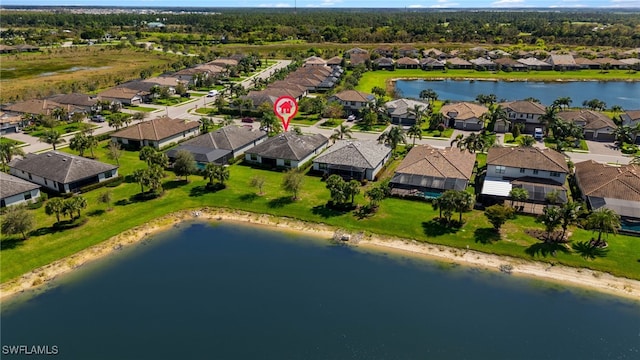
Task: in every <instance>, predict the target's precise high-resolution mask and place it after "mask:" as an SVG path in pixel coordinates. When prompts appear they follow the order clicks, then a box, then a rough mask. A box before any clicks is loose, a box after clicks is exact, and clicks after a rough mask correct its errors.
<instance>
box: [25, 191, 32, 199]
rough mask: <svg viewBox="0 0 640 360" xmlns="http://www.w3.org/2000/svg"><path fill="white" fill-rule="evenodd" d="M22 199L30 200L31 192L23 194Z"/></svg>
mask: <svg viewBox="0 0 640 360" xmlns="http://www.w3.org/2000/svg"><path fill="white" fill-rule="evenodd" d="M24 199H25V200H31V192H28V193H26V194H24Z"/></svg>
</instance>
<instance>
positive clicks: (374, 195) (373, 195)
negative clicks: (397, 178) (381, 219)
mask: <svg viewBox="0 0 640 360" xmlns="http://www.w3.org/2000/svg"><path fill="white" fill-rule="evenodd" d="M365 196H366V197H367V198H368V199H369V207H370V208H371V209H372V210H374V211H375V209H377V208H378V206H379V205H380V202H381V201H382V200H383V199H384V198H385V196H386V193H385V191H384V189H382V188H381V187H379V186H376V187H373V188H371V189H369V190H367V191H366V192H365Z"/></svg>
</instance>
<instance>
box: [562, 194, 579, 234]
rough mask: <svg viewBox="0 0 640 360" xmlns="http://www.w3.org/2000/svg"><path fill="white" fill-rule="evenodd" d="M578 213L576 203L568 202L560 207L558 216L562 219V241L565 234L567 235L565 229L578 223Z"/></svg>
mask: <svg viewBox="0 0 640 360" xmlns="http://www.w3.org/2000/svg"><path fill="white" fill-rule="evenodd" d="M579 211H580V205H579V204H578V203H576V202H573V201H569V202H567V203H565V204H564V205H562V207H561V208H560V215H561V218H562V224H561V226H562V237H561V238H562V239H564V236H565V234H566V233H567V228H568V227H569V225H571V224H574V223H575V222H576V221H578V212H579Z"/></svg>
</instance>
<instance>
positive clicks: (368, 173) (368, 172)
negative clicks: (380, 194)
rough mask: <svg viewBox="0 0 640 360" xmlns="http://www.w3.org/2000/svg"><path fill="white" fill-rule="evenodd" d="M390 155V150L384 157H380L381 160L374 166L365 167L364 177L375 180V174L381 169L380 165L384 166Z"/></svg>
mask: <svg viewBox="0 0 640 360" xmlns="http://www.w3.org/2000/svg"><path fill="white" fill-rule="evenodd" d="M390 157H391V152H389V153H388V154H387V156H385V157H384V159H382V161H380V163H379V164H378V165H377V166H376V167H375V168H373V169H367V170H366V173H365V177H366V178H367V180H369V181H373V180H375V179H376V175H378V173H379V172H380V170H382V167H383V166H384V164H386V163H387V161H389V158H390Z"/></svg>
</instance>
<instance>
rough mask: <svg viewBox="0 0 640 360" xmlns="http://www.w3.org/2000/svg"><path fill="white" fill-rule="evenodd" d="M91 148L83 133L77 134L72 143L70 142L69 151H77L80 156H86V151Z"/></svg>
mask: <svg viewBox="0 0 640 360" xmlns="http://www.w3.org/2000/svg"><path fill="white" fill-rule="evenodd" d="M88 147H89V143H88V139H87V136H86V135H84V134H83V133H77V134H76V135H75V136H74V137H73V139H71V141H69V149H71V150H73V151H77V152H78V153H79V155H80V156H84V151H85V150H87V148H88Z"/></svg>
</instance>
